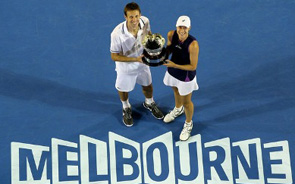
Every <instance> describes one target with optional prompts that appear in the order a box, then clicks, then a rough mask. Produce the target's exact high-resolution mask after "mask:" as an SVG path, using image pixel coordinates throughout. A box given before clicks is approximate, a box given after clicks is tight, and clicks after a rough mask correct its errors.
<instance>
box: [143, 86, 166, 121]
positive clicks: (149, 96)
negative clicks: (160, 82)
mask: <svg viewBox="0 0 295 184" xmlns="http://www.w3.org/2000/svg"><path fill="white" fill-rule="evenodd" d="M142 92H143V94H144V96H145V102H144V103H143V106H144V107H145V108H147V109H149V110H150V111H151V112H152V114H153V116H154V117H155V118H157V119H163V117H164V115H163V113H162V111H161V110H160V109H159V108H158V107H157V105H156V103H155V101H154V99H153V85H152V84H150V85H148V86H142Z"/></svg>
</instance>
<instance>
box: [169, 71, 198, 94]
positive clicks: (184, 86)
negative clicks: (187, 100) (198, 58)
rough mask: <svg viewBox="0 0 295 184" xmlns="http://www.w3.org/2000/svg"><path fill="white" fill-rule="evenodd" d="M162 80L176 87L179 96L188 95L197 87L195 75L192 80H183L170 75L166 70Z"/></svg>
mask: <svg viewBox="0 0 295 184" xmlns="http://www.w3.org/2000/svg"><path fill="white" fill-rule="evenodd" d="M163 82H164V84H165V85H166V86H171V87H176V88H177V89H178V92H179V94H180V96H185V95H188V94H190V93H191V92H193V91H194V90H198V89H199V86H198V83H197V77H195V78H194V79H193V80H192V81H189V82H184V81H181V80H178V79H176V78H175V77H173V76H172V75H170V74H169V73H168V71H166V73H165V76H164V80H163Z"/></svg>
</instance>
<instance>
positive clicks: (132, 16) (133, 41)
mask: <svg viewBox="0 0 295 184" xmlns="http://www.w3.org/2000/svg"><path fill="white" fill-rule="evenodd" d="M124 17H125V20H126V21H124V22H122V23H120V24H119V25H117V26H116V27H115V29H114V30H113V32H112V33H111V48H110V50H111V58H112V60H114V61H115V62H116V72H117V79H116V85H115V86H116V89H117V90H118V93H119V97H120V100H121V101H122V105H123V122H124V124H125V125H126V126H128V127H130V126H132V125H133V118H132V110H131V105H130V103H129V99H128V94H129V92H130V91H132V90H133V89H134V87H135V84H136V83H138V84H139V85H141V86H142V92H143V94H144V96H145V101H144V102H143V106H144V107H145V108H147V109H149V110H150V111H151V112H152V114H153V116H154V117H155V118H157V119H162V118H163V117H164V115H163V113H162V112H161V111H160V110H159V108H158V107H157V105H156V103H155V101H154V99H153V86H152V76H151V72H150V68H149V67H148V66H147V65H145V64H143V63H142V57H143V55H142V53H143V46H142V44H141V42H142V39H143V38H144V36H145V35H147V34H151V29H150V23H149V19H148V18H146V17H144V16H141V10H140V7H139V6H138V4H136V3H134V2H132V3H128V4H127V5H126V6H125V8H124Z"/></svg>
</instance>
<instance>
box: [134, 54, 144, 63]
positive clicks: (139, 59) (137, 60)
mask: <svg viewBox="0 0 295 184" xmlns="http://www.w3.org/2000/svg"><path fill="white" fill-rule="evenodd" d="M142 57H143V55H141V56H138V57H137V58H136V60H135V61H136V62H140V63H142Z"/></svg>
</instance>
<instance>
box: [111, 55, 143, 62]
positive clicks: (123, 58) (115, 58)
mask: <svg viewBox="0 0 295 184" xmlns="http://www.w3.org/2000/svg"><path fill="white" fill-rule="evenodd" d="M142 57H143V56H138V57H127V56H124V55H122V54H120V53H111V58H112V60H113V61H118V62H140V63H141V62H142Z"/></svg>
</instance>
